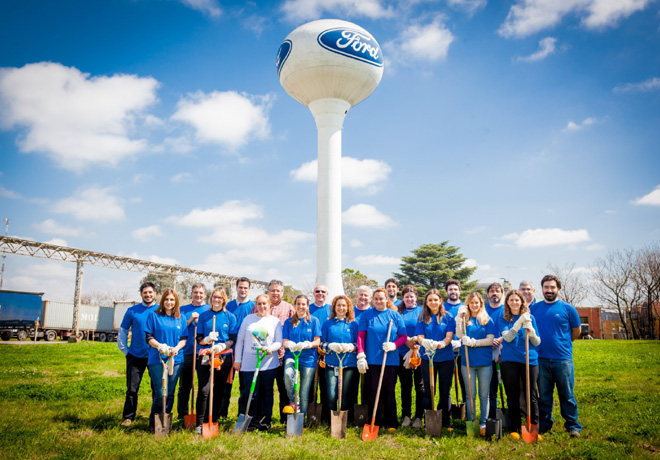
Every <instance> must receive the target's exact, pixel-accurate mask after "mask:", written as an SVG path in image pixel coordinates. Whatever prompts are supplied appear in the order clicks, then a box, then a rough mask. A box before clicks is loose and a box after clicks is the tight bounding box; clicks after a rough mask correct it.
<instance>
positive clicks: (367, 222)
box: [341, 204, 396, 228]
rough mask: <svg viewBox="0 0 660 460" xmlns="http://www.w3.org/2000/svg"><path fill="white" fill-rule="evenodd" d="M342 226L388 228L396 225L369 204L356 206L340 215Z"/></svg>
mask: <svg viewBox="0 0 660 460" xmlns="http://www.w3.org/2000/svg"><path fill="white" fill-rule="evenodd" d="M341 221H342V223H343V224H344V225H351V226H353V227H372V228H389V227H392V226H393V225H396V223H395V222H394V221H393V220H392V219H391V218H390V217H389V216H386V215H385V214H383V213H382V212H380V211H379V210H378V209H376V208H375V207H374V206H371V205H369V204H356V205H354V206H351V207H350V208H348V209H347V210H346V211H344V212H343V213H342V215H341Z"/></svg>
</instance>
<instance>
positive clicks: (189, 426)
mask: <svg viewBox="0 0 660 460" xmlns="http://www.w3.org/2000/svg"><path fill="white" fill-rule="evenodd" d="M183 424H184V427H185V428H186V430H194V429H195V427H196V426H197V415H196V414H188V415H186V416H185V417H184V418H183Z"/></svg>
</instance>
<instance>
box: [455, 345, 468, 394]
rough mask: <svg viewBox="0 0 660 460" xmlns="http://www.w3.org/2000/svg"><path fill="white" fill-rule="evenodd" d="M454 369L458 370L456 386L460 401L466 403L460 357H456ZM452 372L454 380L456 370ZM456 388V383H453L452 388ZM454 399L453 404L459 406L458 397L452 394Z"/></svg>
mask: <svg viewBox="0 0 660 460" xmlns="http://www.w3.org/2000/svg"><path fill="white" fill-rule="evenodd" d="M456 369H458V386H459V387H460V389H461V401H463V403H465V401H467V395H466V393H465V382H464V381H463V373H462V372H461V355H458V356H456ZM452 372H454V379H456V370H454V371H452ZM455 387H456V382H454V388H455ZM454 397H456V401H455V402H454V404H459V401H458V396H457V395H456V393H455V392H454Z"/></svg>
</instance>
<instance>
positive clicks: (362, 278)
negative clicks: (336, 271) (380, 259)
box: [341, 268, 378, 302]
mask: <svg viewBox="0 0 660 460" xmlns="http://www.w3.org/2000/svg"><path fill="white" fill-rule="evenodd" d="M341 281H342V284H343V286H344V294H346V296H347V297H348V298H349V299H352V300H353V302H355V299H356V298H357V294H358V292H357V291H358V288H359V287H360V286H369V287H370V288H371V289H377V288H378V281H376V280H372V279H369V277H368V276H367V275H364V274H362V273H360V270H352V269H350V268H345V269H344V270H343V271H342V272H341Z"/></svg>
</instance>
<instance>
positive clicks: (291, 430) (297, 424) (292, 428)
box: [286, 414, 305, 436]
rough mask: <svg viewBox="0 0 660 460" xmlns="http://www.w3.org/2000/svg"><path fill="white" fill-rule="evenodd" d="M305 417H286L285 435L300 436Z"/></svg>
mask: <svg viewBox="0 0 660 460" xmlns="http://www.w3.org/2000/svg"><path fill="white" fill-rule="evenodd" d="M304 423H305V417H303V415H302V414H289V415H287V417H286V435H287V436H302V434H303V424H304Z"/></svg>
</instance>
